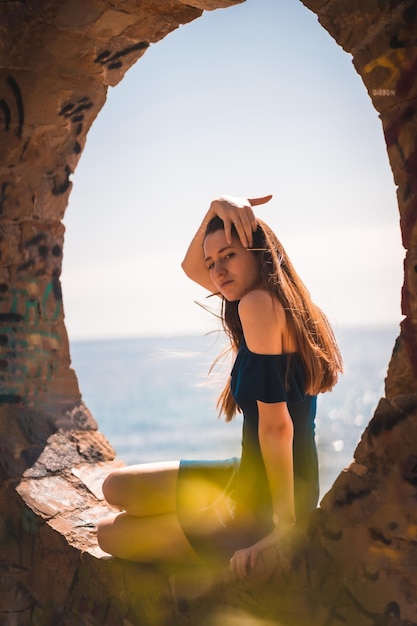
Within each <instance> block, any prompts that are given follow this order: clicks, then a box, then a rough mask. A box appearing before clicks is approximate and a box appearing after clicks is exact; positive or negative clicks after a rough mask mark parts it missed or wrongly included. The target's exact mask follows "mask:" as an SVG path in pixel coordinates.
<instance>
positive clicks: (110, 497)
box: [101, 471, 120, 506]
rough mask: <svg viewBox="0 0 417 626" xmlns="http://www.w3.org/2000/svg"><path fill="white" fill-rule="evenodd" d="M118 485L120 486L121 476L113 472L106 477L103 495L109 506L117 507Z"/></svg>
mask: <svg viewBox="0 0 417 626" xmlns="http://www.w3.org/2000/svg"><path fill="white" fill-rule="evenodd" d="M118 485H119V486H120V476H119V474H118V473H117V471H116V472H111V473H110V474H108V476H106V478H105V479H104V481H103V484H102V487H101V488H102V491H103V495H104V497H105V498H106V500H107V502H108V503H109V504H113V505H115V506H117V502H116V501H117V493H118Z"/></svg>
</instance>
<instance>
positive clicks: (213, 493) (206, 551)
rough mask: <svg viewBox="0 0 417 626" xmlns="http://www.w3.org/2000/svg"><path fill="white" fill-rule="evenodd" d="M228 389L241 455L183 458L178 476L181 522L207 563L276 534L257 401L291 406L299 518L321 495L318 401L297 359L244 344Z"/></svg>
mask: <svg viewBox="0 0 417 626" xmlns="http://www.w3.org/2000/svg"><path fill="white" fill-rule="evenodd" d="M231 390H232V393H233V397H234V399H235V400H236V402H237V404H238V406H239V407H240V409H241V411H242V413H243V427H242V448H241V457H240V458H231V459H226V460H220V461H181V463H180V468H179V473H178V484H177V515H178V519H179V521H180V523H181V526H182V529H183V531H184V533H185V535H186V537H187V538H188V540H189V542H190V544H191V545H192V546H193V548H194V550H195V551H196V552H197V554H199V555H200V556H201V557H202V558H204V559H209V560H213V559H214V560H220V561H222V560H225V561H226V560H228V559H230V557H231V556H232V555H233V553H234V552H235V551H236V550H238V549H241V548H244V547H248V546H250V545H252V544H253V543H255V542H256V541H258V540H259V539H261V538H262V537H264V536H266V535H267V534H268V533H269V532H271V530H272V513H273V512H272V500H271V492H270V489H269V483H268V478H267V475H266V470H265V465H264V461H263V458H262V453H261V448H260V444H259V437H258V418H259V415H258V405H257V401H258V400H259V401H261V402H266V403H276V402H286V403H287V406H288V411H289V413H290V416H291V419H292V421H293V424H294V439H293V458H294V492H295V509H296V516H297V520H299V519H301V518H302V517H304V516H305V515H307V514H308V513H309V512H310V511H311V510H312V509H314V508H315V507H316V506H317V502H318V495H319V481H318V461H317V450H316V445H315V436H314V420H315V414H316V400H317V399H316V396H310V395H307V394H306V393H305V376H304V366H303V362H302V360H301V357H300V355H299V354H298V353H296V352H293V353H283V354H257V353H254V352H251V351H250V350H249V349H248V347H247V346H246V343H245V341H244V339H243V340H242V343H241V346H240V349H239V352H238V354H237V356H236V360H235V363H234V365H233V369H232V372H231Z"/></svg>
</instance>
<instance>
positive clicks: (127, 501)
mask: <svg viewBox="0 0 417 626" xmlns="http://www.w3.org/2000/svg"><path fill="white" fill-rule="evenodd" d="M178 467H179V461H169V462H165V463H143V464H141V465H131V466H128V467H123V468H121V469H119V470H116V471H115V472H112V473H111V474H109V475H108V476H107V478H106V479H105V481H104V483H103V494H104V497H105V498H106V500H107V502H108V503H109V504H111V505H112V506H115V507H118V508H120V509H124V510H125V511H127V512H128V513H129V514H130V515H135V516H136V515H137V516H142V515H161V514H163V513H174V512H175V511H176V490H177V476H178Z"/></svg>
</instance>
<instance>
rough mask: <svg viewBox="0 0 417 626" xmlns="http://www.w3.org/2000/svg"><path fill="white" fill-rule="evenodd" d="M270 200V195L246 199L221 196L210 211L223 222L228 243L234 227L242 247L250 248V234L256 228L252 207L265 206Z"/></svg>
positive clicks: (251, 239) (214, 201) (251, 240)
mask: <svg viewBox="0 0 417 626" xmlns="http://www.w3.org/2000/svg"><path fill="white" fill-rule="evenodd" d="M271 198H272V196H271V195H269V196H264V197H262V198H248V199H246V198H233V197H231V196H221V197H220V198H217V199H216V200H213V201H212V203H211V204H210V211H211V212H213V213H215V214H216V215H218V216H219V217H220V219H222V220H223V223H224V234H225V237H226V241H227V242H228V243H232V226H233V225H234V227H235V228H236V231H237V234H238V235H239V239H240V241H241V243H242V246H243V247H244V248H250V247H251V246H252V243H253V236H252V233H253V232H255V230H256V228H257V222H256V217H255V214H254V212H253V210H252V207H254V206H258V205H259V204H265V203H266V202H269V200H270V199H271Z"/></svg>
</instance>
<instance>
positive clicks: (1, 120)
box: [0, 76, 25, 137]
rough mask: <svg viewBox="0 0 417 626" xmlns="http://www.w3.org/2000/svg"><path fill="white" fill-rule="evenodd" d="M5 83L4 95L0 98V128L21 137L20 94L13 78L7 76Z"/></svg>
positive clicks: (22, 119)
mask: <svg viewBox="0 0 417 626" xmlns="http://www.w3.org/2000/svg"><path fill="white" fill-rule="evenodd" d="M5 83H6V85H5V93H4V94H3V97H0V128H3V130H5V131H6V132H10V131H12V130H14V132H15V134H16V136H17V137H21V136H22V130H23V125H24V121H25V114H24V107H23V98H22V93H21V91H20V87H19V85H18V84H17V82H16V80H15V79H14V78H13V76H8V77H7V78H6V81H5Z"/></svg>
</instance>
